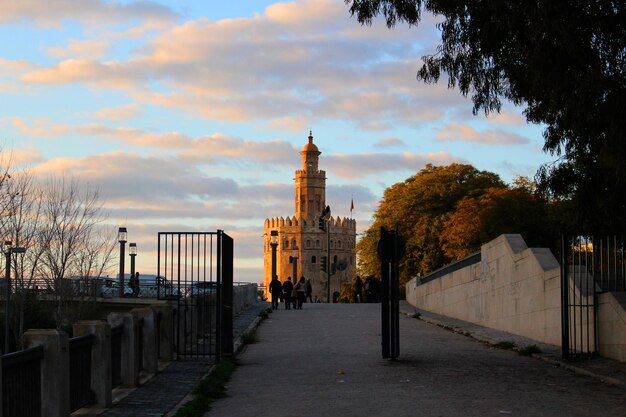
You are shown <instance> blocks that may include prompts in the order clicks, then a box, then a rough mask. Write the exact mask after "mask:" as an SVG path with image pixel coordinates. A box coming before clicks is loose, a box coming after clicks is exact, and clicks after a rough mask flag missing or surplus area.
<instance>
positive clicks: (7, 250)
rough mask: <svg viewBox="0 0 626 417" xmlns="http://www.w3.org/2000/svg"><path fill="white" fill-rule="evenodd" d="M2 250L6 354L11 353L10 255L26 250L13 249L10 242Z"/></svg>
mask: <svg viewBox="0 0 626 417" xmlns="http://www.w3.org/2000/svg"><path fill="white" fill-rule="evenodd" d="M2 249H3V252H4V255H5V257H6V269H5V274H6V275H5V277H6V286H7V297H6V306H5V312H4V353H5V354H6V353H10V352H11V350H10V349H11V348H10V344H9V334H10V332H9V315H10V314H11V255H12V254H14V253H24V252H26V248H18V247H14V246H13V242H12V241H10V240H5V241H4V245H3V248H2Z"/></svg>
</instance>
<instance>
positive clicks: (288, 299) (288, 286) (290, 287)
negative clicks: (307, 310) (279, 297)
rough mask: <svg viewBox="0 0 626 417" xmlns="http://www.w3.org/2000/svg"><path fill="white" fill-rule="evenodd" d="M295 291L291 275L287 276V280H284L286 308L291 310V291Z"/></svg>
mask: <svg viewBox="0 0 626 417" xmlns="http://www.w3.org/2000/svg"><path fill="white" fill-rule="evenodd" d="M292 291H293V283H292V282H291V277H287V281H285V282H283V298H284V299H285V310H291V292H292Z"/></svg>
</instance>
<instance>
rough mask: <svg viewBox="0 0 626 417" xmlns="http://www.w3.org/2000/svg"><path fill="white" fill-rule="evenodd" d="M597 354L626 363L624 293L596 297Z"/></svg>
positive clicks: (625, 306) (625, 297)
mask: <svg viewBox="0 0 626 417" xmlns="http://www.w3.org/2000/svg"><path fill="white" fill-rule="evenodd" d="M598 352H599V353H600V355H601V356H604V357H607V358H612V359H615V360H618V361H620V362H626V292H616V293H603V294H599V295H598Z"/></svg>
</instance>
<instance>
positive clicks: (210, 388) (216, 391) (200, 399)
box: [176, 359, 237, 417]
mask: <svg viewBox="0 0 626 417" xmlns="http://www.w3.org/2000/svg"><path fill="white" fill-rule="evenodd" d="M236 368H237V363H236V362H235V360H234V359H222V360H221V361H220V362H219V363H218V364H217V365H215V367H214V368H213V370H212V371H211V373H210V374H209V375H208V376H207V377H206V378H205V379H203V380H202V381H200V383H199V384H198V386H197V387H196V388H195V389H194V390H193V394H194V398H193V400H191V401H189V402H188V403H187V404H185V405H184V406H182V407H181V408H180V409H179V410H178V411H177V412H176V417H201V416H202V415H203V414H204V413H206V412H207V411H208V410H209V409H210V408H211V403H212V402H213V401H215V400H217V399H219V398H224V397H225V396H226V383H227V382H228V381H229V380H230V376H231V374H232V373H233V372H234V371H235V369H236Z"/></svg>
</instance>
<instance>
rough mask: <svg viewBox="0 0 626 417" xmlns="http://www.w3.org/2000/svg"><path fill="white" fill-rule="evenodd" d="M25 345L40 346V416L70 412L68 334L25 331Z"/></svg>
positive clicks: (64, 415) (61, 416)
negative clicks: (41, 352) (41, 350)
mask: <svg viewBox="0 0 626 417" xmlns="http://www.w3.org/2000/svg"><path fill="white" fill-rule="evenodd" d="M24 341H25V344H26V347H28V348H31V347H35V346H40V345H42V346H43V349H44V359H43V360H42V361H41V415H42V416H46V417H67V416H69V415H70V349H69V339H68V336H67V333H65V332H63V331H58V330H51V329H37V330H28V331H27V332H26V333H24Z"/></svg>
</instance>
